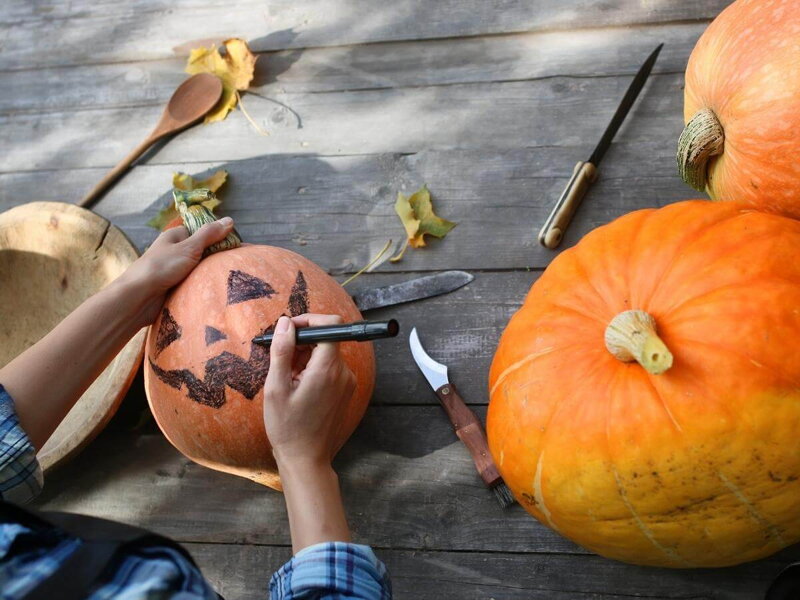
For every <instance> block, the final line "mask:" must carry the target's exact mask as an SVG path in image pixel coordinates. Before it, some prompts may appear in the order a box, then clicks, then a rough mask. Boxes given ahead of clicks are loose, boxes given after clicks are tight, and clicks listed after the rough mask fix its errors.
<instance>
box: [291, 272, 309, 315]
mask: <svg viewBox="0 0 800 600" xmlns="http://www.w3.org/2000/svg"><path fill="white" fill-rule="evenodd" d="M307 312H308V285H307V284H306V278H305V276H304V275H303V272H302V271H298V272H297V278H296V279H295V280H294V285H293V286H292V291H291V292H290V294H289V314H290V315H291V316H293V317H296V316H298V315H304V314H306V313H307Z"/></svg>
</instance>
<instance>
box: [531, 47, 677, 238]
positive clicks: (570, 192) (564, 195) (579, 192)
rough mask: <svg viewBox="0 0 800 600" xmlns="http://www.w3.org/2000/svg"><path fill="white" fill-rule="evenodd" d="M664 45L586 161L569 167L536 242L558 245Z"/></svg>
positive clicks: (643, 70) (652, 56)
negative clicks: (565, 183) (558, 194)
mask: <svg viewBox="0 0 800 600" xmlns="http://www.w3.org/2000/svg"><path fill="white" fill-rule="evenodd" d="M663 46H664V44H659V45H658V47H657V48H656V49H655V50H653V52H652V53H651V54H650V56H648V57H647V60H646V61H644V64H642V66H641V67H640V68H639V72H638V73H636V76H635V77H634V78H633V81H631V84H630V86H629V87H628V91H627V92H625V96H624V97H623V98H622V102H620V104H619V106H618V107H617V111H616V112H615V113H614V116H613V117H612V118H611V122H610V123H609V124H608V126H607V127H606V130H605V131H604V132H603V136H602V137H601V138H600V141H599V142H598V143H597V146H596V147H595V149H594V152H592V155H591V156H590V157H589V160H587V161H585V162H584V161H578V163H577V164H576V165H575V168H574V169H573V170H572V177H570V180H569V181H568V182H567V186H566V187H565V188H564V191H563V192H561V196H559V198H558V200H557V201H556V204H555V206H554V207H553V210H552V211H551V212H550V215H549V216H548V217H547V220H546V221H545V222H544V225H543V226H542V229H541V230H540V231H539V243H540V244H541V245H542V246H544V247H545V248H550V249H553V248H557V247H558V245H559V244H560V243H561V240H562V239H563V237H564V231H565V230H566V228H567V226H568V225H569V223H570V221H571V220H572V216H573V215H574V214H575V211H576V210H577V209H578V206H579V205H580V203H581V200H583V197H584V195H586V191H587V190H588V189H589V186H590V185H591V184H592V183H593V182H594V180H595V179H596V178H597V167H598V166H599V165H600V161H602V160H603V156H605V154H606V151H607V150H608V148H609V146H611V140H613V139H614V136H615V135H616V133H617V131H618V130H619V128H620V126H621V125H622V122H623V121H624V120H625V117H626V116H627V115H628V112H629V111H630V109H631V107H632V106H633V103H634V102H636V98H637V97H638V96H639V92H641V91H642V88H643V87H644V84H645V82H646V81H647V78H648V77H649V76H650V71H652V70H653V65H654V64H655V62H656V59H657V58H658V54H659V52H661V48H662V47H663Z"/></svg>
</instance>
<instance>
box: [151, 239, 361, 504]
mask: <svg viewBox="0 0 800 600" xmlns="http://www.w3.org/2000/svg"><path fill="white" fill-rule="evenodd" d="M306 312H316V313H329V314H338V315H340V316H341V317H342V318H343V319H344V320H345V321H358V320H361V314H360V313H359V311H358V309H357V308H356V306H355V304H354V303H353V300H352V299H351V298H350V296H349V295H348V294H347V292H345V291H344V289H343V288H342V287H341V286H340V285H339V284H338V283H337V282H336V281H334V280H333V279H332V278H331V277H330V276H328V275H327V274H326V273H325V272H324V271H323V270H322V269H320V268H319V267H318V266H317V265H315V264H314V263H312V262H311V261H309V260H307V259H305V258H303V257H302V256H300V255H298V254H295V253H294V252H291V251H289V250H283V249H281V248H274V247H270V246H253V245H245V246H242V247H240V248H236V249H234V250H226V251H224V252H218V253H216V254H213V255H211V256H209V257H207V258H205V259H203V261H202V262H201V263H200V265H199V266H198V267H197V268H196V269H195V270H194V271H192V273H191V274H190V275H189V277H187V278H186V280H184V281H183V283H181V284H180V285H179V286H178V287H177V288H176V289H175V290H174V291H173V292H172V293H171V294H170V296H169V297H168V298H167V300H166V302H165V304H164V308H163V309H162V312H161V315H160V316H159V318H158V319H157V320H156V322H155V323H154V324H153V326H152V327H151V328H150V332H149V335H148V337H147V346H146V350H145V390H146V392H147V398H148V401H149V403H150V408H151V409H152V411H153V415H154V416H155V419H156V421H157V422H158V425H159V427H160V428H161V430H162V431H163V432H164V434H165V435H166V437H167V438H168V439H169V441H170V442H171V443H172V444H173V445H174V446H175V447H176V448H177V449H178V450H180V451H181V452H182V453H183V454H185V455H186V456H188V457H189V458H191V459H192V460H194V461H195V462H197V463H200V464H202V465H205V466H207V467H211V468H212V469H218V470H220V471H226V472H228V473H233V474H236V475H240V476H243V477H248V478H250V479H253V480H255V481H257V482H259V483H262V484H264V485H267V486H269V487H273V488H276V489H280V478H279V477H278V472H277V469H276V466H275V461H274V459H273V457H272V450H271V447H270V445H269V441H268V440H267V436H266V432H265V430H264V421H263V416H262V403H263V389H262V388H263V385H264V380H265V378H266V375H267V370H268V368H269V351H268V349H266V348H263V347H261V346H257V345H255V344H252V343H251V340H252V338H253V337H254V336H256V335H258V334H260V333H262V332H264V331H265V330H267V329H271V328H272V327H273V326H274V324H275V322H276V321H277V320H278V318H279V317H280V316H281V315H299V314H302V313H306ZM340 348H341V353H342V356H343V357H344V360H345V362H346V363H347V365H348V366H349V367H350V369H351V370H352V371H353V373H355V375H356V379H357V386H356V390H355V392H354V393H353V396H352V398H350V400H349V402H348V407H347V412H346V414H345V417H344V419H343V420H342V422H341V423H340V424H339V429H338V434H337V435H338V439H339V440H340V442H341V444H344V442H345V441H346V440H347V438H348V437H349V436H350V434H351V433H352V432H353V430H354V429H355V427H356V425H357V424H358V423H359V421H360V420H361V417H362V416H363V414H364V411H365V410H366V407H367V403H368V402H369V399H370V396H371V395H372V389H373V386H374V380H375V358H374V354H373V350H372V345H371V344H369V343H359V342H348V343H343V344H341V346H340Z"/></svg>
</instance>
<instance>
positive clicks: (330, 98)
mask: <svg viewBox="0 0 800 600" xmlns="http://www.w3.org/2000/svg"><path fill="white" fill-rule="evenodd" d="M726 4H727V1H726V0H437V1H431V2H423V1H420V0H395V1H394V2H391V3H389V2H385V1H384V0H339V1H337V0H269V1H262V0H239V1H237V2H230V1H225V2H223V1H221V0H138V1H133V0H127V1H120V0H69V1H68V0H49V1H48V0H4V2H3V6H2V8H0V147H1V148H2V156H3V160H2V165H1V169H0V209H7V208H9V207H11V206H14V205H17V204H21V203H24V202H27V201H31V200H62V201H76V200H78V199H79V198H81V197H82V196H83V195H84V194H85V193H86V192H87V191H88V190H89V189H90V188H91V187H92V185H93V184H94V183H95V182H96V181H98V180H99V179H100V177H101V176H102V175H103V173H104V172H105V171H106V170H107V169H108V168H109V167H111V166H112V165H113V164H114V163H115V162H116V161H117V160H118V159H119V158H121V157H122V156H124V155H125V154H126V153H127V151H128V150H129V149H131V148H132V147H133V146H134V145H135V144H136V143H137V142H138V141H139V140H140V139H142V138H144V137H145V135H146V134H147V133H148V132H149V131H150V129H151V128H152V126H153V125H154V124H155V122H156V121H157V119H158V117H159V115H160V113H161V110H162V106H163V105H164V103H165V102H166V100H167V99H168V98H169V96H170V94H171V92H172V91H173V90H174V88H175V87H176V86H177V84H178V83H179V82H180V81H182V80H183V78H184V77H185V75H184V73H183V66H184V63H185V53H183V54H181V52H180V51H178V53H176V51H175V50H174V48H175V47H176V46H181V45H183V44H185V43H186V42H190V41H193V40H197V39H205V38H218V37H228V36H237V37H242V38H245V39H247V40H248V41H249V42H250V44H251V46H252V48H253V49H254V50H255V51H258V52H259V53H260V54H261V56H260V58H259V61H258V67H257V74H256V80H255V85H254V87H253V89H252V93H248V94H247V95H246V96H245V106H246V108H247V109H248V111H249V113H250V114H251V115H252V116H253V118H254V119H255V120H256V121H257V122H258V123H259V125H260V126H261V127H263V128H264V129H266V130H268V131H269V134H270V135H269V136H260V135H258V134H257V133H256V132H255V131H254V130H253V128H252V127H251V126H250V125H249V124H248V123H247V121H246V120H245V118H244V117H243V115H242V113H241V112H239V111H236V112H234V113H232V114H231V115H230V116H229V117H228V119H227V120H225V121H224V122H221V123H216V124H213V125H209V126H199V127H195V128H193V129H191V130H188V131H186V132H184V133H182V134H180V135H179V136H178V137H176V138H175V139H173V140H172V141H170V142H169V143H168V144H162V145H161V146H160V147H159V148H157V149H155V150H154V151H152V152H150V153H149V154H147V155H146V156H145V157H144V159H143V160H141V161H140V162H139V164H138V165H137V166H136V167H135V168H134V169H133V170H132V171H131V172H129V173H128V174H127V176H126V177H125V178H124V179H123V180H122V181H121V182H119V184H118V185H117V186H116V187H115V188H113V189H112V190H111V191H110V193H109V194H108V195H107V196H106V197H105V198H104V199H103V200H102V201H101V202H100V203H99V204H98V205H97V207H96V211H97V212H98V213H100V214H102V215H104V216H106V217H108V218H109V219H111V220H112V221H113V222H114V223H115V224H116V225H118V226H119V227H121V228H122V229H123V230H124V231H125V232H126V233H127V234H128V235H129V236H130V238H131V239H132V240H133V241H134V242H135V243H136V244H137V245H138V247H139V248H140V249H144V248H145V247H146V246H147V244H149V243H150V242H151V241H152V240H153V238H154V237H155V232H154V231H153V230H151V229H149V228H148V227H146V225H145V222H146V221H147V220H148V219H149V218H150V217H152V216H153V215H154V214H155V213H156V212H157V210H158V209H159V208H160V207H161V206H162V205H164V203H165V202H166V201H167V199H168V195H169V190H170V184H171V175H172V173H173V172H174V171H185V172H189V173H192V174H196V173H204V172H208V171H211V170H214V169H218V168H225V169H227V170H228V171H229V173H230V181H229V183H228V184H227V187H226V188H225V189H224V192H223V196H224V202H225V204H224V209H225V210H224V212H225V213H227V214H230V215H232V216H233V217H234V218H235V219H236V222H237V227H238V229H239V231H240V232H241V233H242V235H243V236H244V238H245V239H247V240H249V241H251V242H256V243H264V244H273V245H277V246H283V247H286V248H290V249H292V250H295V251H297V252H300V253H301V254H303V255H305V256H307V257H308V258H310V259H312V260H314V261H316V262H317V263H319V264H320V265H322V266H323V268H327V269H328V270H329V271H330V272H331V273H333V274H335V275H337V276H338V275H342V274H345V273H349V272H353V271H354V270H355V269H357V268H358V267H360V266H362V265H363V264H365V263H366V262H367V261H368V259H369V258H370V257H371V256H373V255H374V254H375V253H376V252H377V251H378V250H379V249H380V248H381V247H382V246H383V244H384V243H385V242H386V240H387V239H389V238H393V239H395V240H398V239H400V238H401V236H402V230H401V228H400V224H399V222H398V220H397V217H396V216H395V214H394V211H393V203H394V199H395V196H396V194H397V192H398V191H405V192H410V191H413V190H415V189H416V188H417V187H418V186H419V185H420V184H422V183H427V184H428V186H429V188H430V189H431V191H432V193H433V196H434V199H435V204H436V207H437V210H438V211H439V212H440V214H441V215H442V216H445V217H447V218H449V219H452V220H454V221H457V222H458V223H459V225H458V227H457V228H456V229H455V230H454V231H453V232H452V233H451V234H450V235H449V236H448V237H447V239H445V240H444V241H442V242H440V243H437V242H434V243H431V244H430V246H429V247H428V248H426V249H424V250H414V251H409V252H408V253H407V255H406V258H405V259H404V260H403V261H402V262H400V263H398V264H396V265H389V264H386V265H384V266H382V267H381V268H380V269H379V273H375V274H369V275H365V276H363V277H362V278H361V279H360V280H359V281H357V282H356V283H355V284H353V286H352V288H353V290H356V289H358V288H359V287H363V286H370V285H375V284H385V283H388V282H393V281H398V280H402V279H404V278H409V277H411V276H413V275H414V274H416V273H420V272H425V271H437V270H443V269H454V268H458V269H467V270H469V271H471V272H473V273H474V274H475V275H476V279H475V281H474V282H473V283H472V284H471V285H469V286H468V287H466V288H463V289H461V290H459V291H458V292H456V293H454V294H451V295H449V296H445V297H442V298H438V299H434V300H428V301H425V302H420V303H416V304H413V305H406V306H403V307H401V308H398V309H396V310H393V311H391V312H389V311H383V312H381V311H377V312H375V313H372V315H371V316H373V317H375V318H380V317H388V316H389V315H390V314H391V316H396V317H397V318H398V319H400V321H401V323H402V324H403V325H404V326H405V327H406V328H407V329H410V327H411V326H412V325H416V326H417V327H418V328H419V330H420V332H421V335H422V337H423V340H424V342H425V344H426V346H427V347H428V349H429V351H430V352H431V354H432V355H433V356H434V357H436V358H437V359H439V360H441V361H443V362H446V363H447V364H448V365H449V366H450V373H451V376H452V378H453V380H454V381H455V382H456V383H457V384H458V386H459V387H460V389H461V390H462V392H463V395H464V396H465V398H467V399H468V401H469V402H470V403H471V404H473V405H474V406H475V407H476V410H477V411H478V412H479V413H480V414H481V415H483V414H485V405H486V402H487V390H486V387H487V386H486V378H487V372H488V367H489V363H490V361H491V356H492V352H493V350H494V348H495V345H496V343H497V340H498V338H499V335H500V333H501V331H502V328H503V326H504V324H505V323H506V322H507V320H508V318H509V317H510V316H511V314H512V313H513V312H514V311H515V310H516V309H517V308H518V307H519V305H520V303H521V302H522V299H523V297H524V295H525V293H526V291H527V289H528V288H529V286H530V285H531V283H532V282H533V281H534V280H535V279H536V277H537V276H538V274H539V273H540V272H541V271H542V270H543V269H544V268H545V267H546V266H547V264H548V263H549V261H550V260H551V259H552V258H553V256H554V253H553V252H551V251H547V250H544V249H543V248H541V247H540V246H538V244H537V243H536V232H537V230H538V228H539V227H540V225H541V224H542V222H543V220H544V218H545V216H546V214H547V212H548V210H549V209H550V207H551V205H552V202H553V201H554V199H555V198H556V196H557V195H558V193H559V192H560V191H561V189H562V188H563V186H564V184H565V182H566V180H567V178H568V176H569V175H570V173H571V171H572V167H573V165H574V163H575V162H576V161H577V160H579V159H585V158H586V157H587V156H588V155H589V153H590V152H591V150H592V148H593V146H594V143H595V142H596V141H597V140H598V139H599V137H600V134H601V133H602V131H603V129H604V127H605V125H606V123H607V122H608V121H609V119H610V117H611V115H612V114H613V112H614V109H615V107H616V105H617V103H618V102H619V100H620V99H621V97H622V95H623V94H624V92H625V90H626V89H627V86H628V84H629V82H630V80H631V76H632V75H633V74H634V73H635V72H636V70H637V69H638V67H639V65H640V64H641V62H642V61H643V60H644V58H645V57H646V56H647V55H648V54H649V53H650V51H651V50H652V49H653V48H654V47H655V46H656V45H657V44H658V43H660V42H664V43H665V46H664V49H663V51H662V53H661V57H660V58H659V60H658V62H657V64H656V65H655V68H654V70H653V74H652V76H651V77H650V80H649V82H648V84H647V86H646V87H645V89H644V91H643V94H642V96H641V98H640V101H639V102H638V103H637V104H636V105H635V107H634V109H633V111H632V112H631V114H630V115H629V117H628V119H627V121H626V122H625V124H624V125H623V127H622V129H621V130H620V132H619V134H618V135H617V138H616V140H615V142H614V144H613V145H612V147H611V149H610V151H609V152H608V154H607V156H606V158H605V161H604V162H603V164H602V168H601V170H600V177H599V179H598V181H597V183H596V185H595V186H594V187H593V189H592V190H591V192H590V193H589V195H588V197H587V198H586V202H585V204H584V205H583V207H582V208H581V210H580V213H579V214H578V216H577V218H576V221H575V222H574V223H573V225H572V227H571V228H570V230H569V233H568V235H567V237H566V240H565V243H564V244H563V246H564V247H569V246H571V245H573V244H574V243H575V242H576V241H577V240H578V239H579V238H580V236H582V235H584V234H585V233H586V232H588V231H590V230H591V229H592V228H594V227H596V226H598V225H601V224H604V223H607V222H608V221H610V220H611V219H613V218H615V217H617V216H619V215H622V214H624V213H626V212H628V211H630V210H633V209H637V208H643V207H655V206H662V205H664V204H667V203H670V202H674V201H677V200H681V199H685V198H689V197H693V196H695V193H694V192H693V191H692V190H691V189H689V188H688V187H687V186H685V185H684V184H683V183H682V182H681V181H680V179H679V178H678V176H677V174H676V166H675V160H674V153H675V148H676V141H677V137H678V134H679V133H680V130H681V127H682V104H683V89H682V88H683V69H684V67H685V65H686V61H687V58H688V56H689V54H690V52H691V49H692V47H693V46H694V43H695V42H696V40H697V38H698V37H699V36H700V34H701V33H702V32H703V30H704V29H705V27H706V26H707V25H708V23H709V22H710V20H711V19H713V18H714V16H715V15H717V14H718V13H719V11H720V10H722V9H723V8H724V6H725V5H726ZM376 351H377V355H378V379H377V390H376V392H375V395H374V398H373V400H372V405H371V407H370V408H369V410H368V412H367V415H366V417H365V419H364V421H363V423H362V425H361V426H360V428H359V430H358V431H357V433H356V434H355V436H354V437H353V439H352V441H351V442H350V443H349V444H348V445H347V446H346V448H345V449H344V450H343V452H342V453H341V455H340V456H339V458H338V459H337V462H336V465H337V468H338V470H339V472H340V474H341V480H342V487H343V490H344V495H345V500H346V504H347V508H348V514H349V517H350V521H351V524H352V528H353V531H354V535H355V539H356V540H357V541H359V542H363V543H368V544H371V545H372V546H373V547H374V548H375V549H376V551H377V553H378V554H379V555H380V557H381V558H382V559H383V560H384V561H385V562H386V563H387V565H388V566H389V569H390V571H391V573H392V578H393V584H394V589H395V593H396V597H398V598H421V599H428V598H430V599H436V600H440V599H442V598H458V599H472V598H495V599H498V600H499V599H501V598H519V599H531V598H536V599H540V598H541V599H556V600H558V599H572V598H592V599H600V598H602V599H610V598H630V597H637V598H671V599H672V598H674V599H677V598H681V599H689V598H691V599H699V598H715V599H722V598H724V599H734V598H735V599H751V598H760V597H762V595H763V593H764V590H765V589H766V586H767V584H768V582H769V581H770V580H771V578H772V577H774V576H775V574H776V573H777V572H778V571H779V570H780V569H781V567H782V566H783V565H784V564H786V563H787V562H789V561H790V560H791V559H793V558H794V559H797V558H800V552H798V550H796V549H789V550H787V551H784V552H782V553H780V554H779V555H777V556H773V557H772V558H770V559H767V560H764V561H760V562H757V563H751V564H746V565H742V566H739V567H735V568H729V569H719V570H698V571H677V570H665V569H652V568H643V567H636V566H630V565H626V564H622V563H618V562H613V561H610V560H606V559H604V558H600V557H598V556H595V555H593V554H591V553H588V552H587V551H585V550H584V549H582V548H580V547H578V546H576V545H575V544H573V543H571V542H569V541H567V540H565V539H564V538H562V537H560V536H559V535H557V534H555V533H553V532H552V531H550V530H549V529H547V528H545V527H543V526H542V525H540V524H539V523H538V522H536V521H535V520H533V519H532V518H530V517H529V516H528V515H527V514H526V513H525V512H524V511H523V510H522V509H521V508H520V507H519V506H515V507H514V508H512V509H510V510H506V511H503V510H501V509H500V508H499V507H498V505H497V504H496V502H495V500H494V497H493V495H492V494H491V493H490V492H487V490H486V489H484V488H483V486H482V485H481V483H480V481H479V479H478V477H477V475H476V473H475V471H474V469H473V467H472V465H471V463H470V460H469V458H468V455H467V453H466V451H465V450H464V448H463V447H462V446H461V445H460V444H459V443H457V442H456V441H455V438H454V436H453V433H452V431H451V429H450V426H449V424H448V422H447V421H446V419H445V417H444V415H443V413H442V410H441V409H440V408H439V406H438V405H437V400H436V397H435V396H434V395H433V393H432V392H431V391H430V389H429V388H428V387H427V384H426V383H425V381H424V379H423V378H422V376H421V375H420V373H419V372H418V371H417V369H416V367H415V365H414V364H413V362H412V359H411V355H410V353H409V351H408V348H407V345H406V344H405V343H404V342H403V341H400V340H398V341H397V342H396V343H395V342H384V343H380V344H378V345H376ZM145 410H146V409H145V404H144V401H143V392H142V387H141V381H140V380H138V381H137V382H136V384H135V385H134V387H133V388H132V390H131V392H130V393H129V396H128V398H127V399H126V402H125V404H124V406H123V409H122V411H121V413H120V414H118V416H117V418H115V420H114V421H113V422H112V425H111V426H110V427H109V428H108V429H107V430H106V431H105V432H104V433H103V434H102V435H101V436H100V437H99V438H98V439H97V440H96V441H95V442H94V443H93V444H92V445H91V446H90V447H88V448H87V449H86V450H85V451H84V452H83V453H82V454H81V455H80V456H79V457H78V458H77V459H76V460H75V461H74V462H72V463H71V464H69V465H67V466H66V467H64V468H63V469H61V470H60V471H58V472H57V473H54V474H53V475H52V476H51V477H50V478H49V482H48V485H47V487H46V491H45V493H44V496H43V498H42V501H41V502H40V504H41V505H42V506H45V507H47V508H51V509H64V510H71V511H78V512H84V513H88V514H92V515H99V516H103V517H107V518H113V519H118V520H122V521H126V522H129V523H135V524H139V525H142V526H145V527H149V528H152V529H155V530H156V531H158V532H160V533H163V534H166V535H169V536H172V537H173V538H175V539H177V540H179V541H181V542H183V543H185V544H186V546H187V547H188V548H189V549H190V551H191V552H192V553H193V554H194V555H195V556H196V557H197V559H198V561H199V563H200V564H201V565H202V567H203V569H204V571H205V572H206V574H207V575H208V577H209V578H210V579H211V581H212V582H213V583H214V584H215V585H216V586H217V588H218V589H219V590H220V591H221V592H222V593H223V594H224V595H225V596H226V597H227V598H229V599H239V598H243V599H255V598H263V597H265V594H266V586H267V581H268V577H269V575H270V573H271V572H272V571H273V570H275V569H276V568H278V567H279V566H280V565H281V564H282V563H283V562H284V561H285V560H287V559H288V558H289V556H290V554H291V550H290V545H289V532H288V526H287V520H286V515H285V511H284V506H283V499H282V497H281V496H280V495H279V494H278V493H276V492H273V491H271V490H266V489H263V488H261V487H259V486H258V485H256V484H254V483H252V482H250V481H247V480H244V479H240V478H237V477H233V476H229V475H224V474H221V473H217V472H214V471H210V470H207V469H205V468H203V467H200V466H198V465H195V464H193V463H191V462H189V461H188V460H187V459H185V458H184V457H182V456H181V455H180V454H179V453H178V452H177V451H175V450H174V449H173V448H172V447H171V446H170V445H169V444H168V443H167V441H166V440H165V439H164V438H163V436H162V435H161V434H160V433H159V432H158V430H157V429H156V428H155V426H154V425H153V423H152V421H150V422H149V423H145V424H144V425H141V424H139V426H138V427H136V425H137V423H136V422H137V420H138V417H139V416H140V415H141V414H142V413H143V412H144V411H145Z"/></svg>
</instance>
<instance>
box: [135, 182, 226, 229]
mask: <svg viewBox="0 0 800 600" xmlns="http://www.w3.org/2000/svg"><path fill="white" fill-rule="evenodd" d="M227 179H228V172H227V171H226V170H225V169H220V170H219V171H217V172H216V173H214V174H212V175H211V176H210V177H206V178H205V179H199V180H198V179H195V178H194V177H192V176H191V175H188V174H186V173H173V175H172V187H174V188H175V189H178V190H183V191H184V192H190V191H192V190H197V189H200V188H206V189H208V190H211V191H212V192H216V191H217V190H218V189H219V188H221V187H222V184H223V183H225V181H227ZM203 205H204V206H205V207H206V208H207V209H208V210H210V211H212V212H213V211H214V209H215V208H217V206H219V205H220V201H219V200H218V199H217V198H216V197H211V198H209V199H208V200H206V201H205V202H203ZM179 216H180V215H178V211H177V210H175V203H174V202H170V203H169V204H168V205H167V207H166V208H163V209H161V210H160V211H159V213H158V214H157V215H156V216H155V217H153V218H152V219H150V220H149V221H148V222H147V224H148V225H149V226H150V227H153V228H154V229H158V230H159V231H163V230H164V227H166V226H167V225H169V224H170V223H171V222H172V221H174V220H175V219H176V218H178V217H179Z"/></svg>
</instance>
